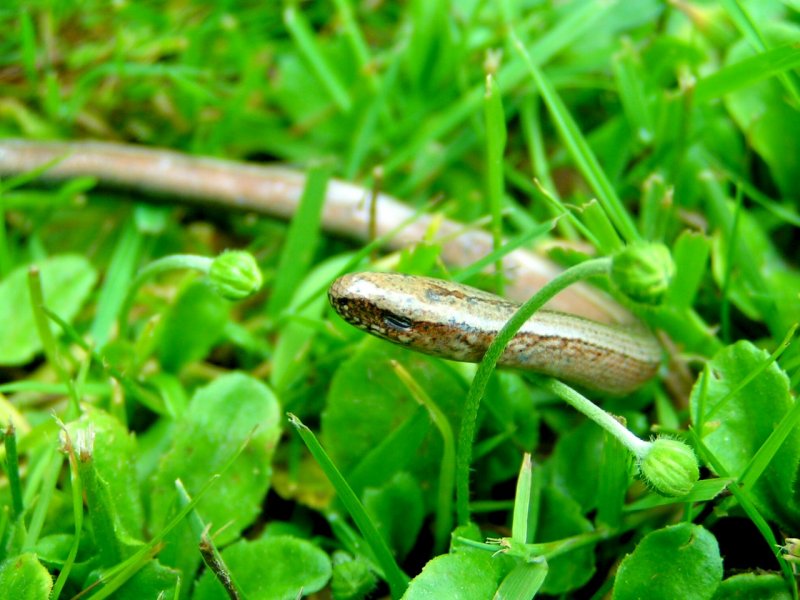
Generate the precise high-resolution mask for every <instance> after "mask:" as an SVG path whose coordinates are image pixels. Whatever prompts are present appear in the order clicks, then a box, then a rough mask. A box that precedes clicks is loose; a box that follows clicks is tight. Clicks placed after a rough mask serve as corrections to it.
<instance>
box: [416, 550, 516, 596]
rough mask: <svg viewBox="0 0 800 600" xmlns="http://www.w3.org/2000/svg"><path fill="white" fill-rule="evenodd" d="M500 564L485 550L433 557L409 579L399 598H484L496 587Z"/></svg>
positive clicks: (491, 593) (493, 592) (492, 593)
mask: <svg viewBox="0 0 800 600" xmlns="http://www.w3.org/2000/svg"><path fill="white" fill-rule="evenodd" d="M500 567H501V561H499V560H494V559H493V558H492V556H491V554H489V553H488V552H487V553H483V552H459V553H458V554H443V555H441V556H437V557H436V558H434V559H433V560H431V561H430V562H428V564H427V565H425V568H424V569H422V572H421V573H420V574H419V575H417V576H416V577H415V578H414V579H413V580H412V581H411V583H410V584H409V586H408V589H407V590H406V593H405V594H403V600H439V599H440V598H447V599H448V600H483V599H484V598H486V599H487V600H488V599H490V598H493V597H494V594H495V591H496V590H497V584H498V580H499V578H500V575H501V571H500Z"/></svg>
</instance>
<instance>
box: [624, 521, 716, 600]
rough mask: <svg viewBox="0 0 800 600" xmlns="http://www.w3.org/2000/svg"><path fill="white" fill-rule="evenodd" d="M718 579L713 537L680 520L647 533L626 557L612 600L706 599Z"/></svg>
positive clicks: (712, 592) (711, 594)
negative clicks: (645, 599) (677, 523)
mask: <svg viewBox="0 0 800 600" xmlns="http://www.w3.org/2000/svg"><path fill="white" fill-rule="evenodd" d="M721 580H722V557H721V556H720V555H719V546H718V545H717V540H716V538H715V537H714V536H713V535H712V534H711V533H710V532H709V531H707V530H706V529H704V528H702V527H700V526H699V525H690V524H688V523H681V524H680V525H674V526H672V527H666V528H664V529H659V530H657V531H654V532H652V533H650V534H648V535H646V536H645V537H644V538H643V539H642V540H641V541H640V542H639V544H638V545H637V546H636V549H635V550H634V551H633V553H632V554H629V555H628V556H626V557H625V559H624V560H623V561H622V564H620V566H619V571H618V572H617V578H616V581H615V582H614V600H638V599H639V598H648V600H661V599H663V600H674V599H675V598H681V599H682V600H706V599H707V598H712V597H713V596H714V592H715V591H716V589H717V587H718V586H719V583H720V581H721Z"/></svg>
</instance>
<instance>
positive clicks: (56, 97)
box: [0, 0, 800, 600]
mask: <svg viewBox="0 0 800 600" xmlns="http://www.w3.org/2000/svg"><path fill="white" fill-rule="evenodd" d="M790 5H791V3H789V2H780V1H778V0H762V1H759V2H755V1H752V2H745V1H743V0H738V1H737V0H720V1H718V2H714V1H708V2H686V3H676V2H673V3H665V2H660V1H657V0H640V1H639V2H637V3H635V5H632V4H630V3H625V2H589V1H581V0H573V1H571V2H559V3H544V2H499V3H490V2H480V1H478V0H472V1H466V2H448V1H446V0H435V1H430V2H426V1H422V0H419V1H412V2H406V3H388V2H386V3H378V4H377V5H374V6H373V5H372V4H369V3H366V4H365V3H355V2H352V1H351V0H336V1H334V2H325V1H320V2H316V1H315V2H288V1H287V2H282V3H278V2H267V3H249V2H219V3H185V2H178V1H176V0H164V1H161V2H155V1H145V2H116V3H106V2H98V1H90V2H77V1H74V0H65V1H62V2H58V3H56V2H50V1H47V0H42V1H37V2H21V1H19V0H12V1H11V2H6V3H5V4H4V5H3V6H2V8H0V27H2V30H3V31H5V32H7V35H4V36H2V39H0V138H11V137H14V138H28V139H32V140H48V139H63V140H73V139H75V140H77V139H85V138H94V139H102V140H109V141H121V142H129V143H135V144H140V145H143V146H156V147H167V148H172V149H177V150H180V151H183V152H186V153H190V154H198V155H210V156H216V157H223V158H228V159H234V160H247V161H254V162H263V163H280V164H289V165H292V166H294V167H296V168H297V169H300V170H302V171H303V172H305V173H306V174H307V177H308V179H307V181H308V183H307V186H306V189H305V192H304V194H303V197H302V201H301V204H300V209H299V210H298V212H297V216H296V217H295V218H294V219H293V220H292V221H291V222H289V223H287V222H284V221H281V220H278V219H273V218H267V217H263V216H255V215H251V214H244V213H242V212H238V211H234V210H223V209H220V208H210V207H201V206H197V205H187V204H185V203H184V202H183V200H182V199H181V198H180V197H179V196H178V197H168V198H163V197H161V198H152V197H148V196H145V195H142V194H138V193H136V192H132V191H124V190H118V189H113V188H110V187H107V186H104V185H103V184H102V182H98V181H96V180H94V179H93V178H91V177H84V178H76V179H74V180H71V181H66V182H61V183H58V184H55V185H45V184H44V183H42V182H41V181H40V179H39V175H40V174H41V171H44V170H46V168H47V167H45V168H43V169H41V170H37V172H33V173H16V174H14V176H8V177H5V178H3V179H2V180H0V216H2V219H0V275H2V281H0V322H2V323H4V326H3V327H0V390H2V391H3V393H4V394H6V395H5V396H2V397H0V424H2V426H3V432H4V433H3V440H4V445H3V449H2V450H1V451H0V452H2V458H3V468H2V470H0V472H2V476H0V506H3V507H4V510H3V512H2V514H0V588H2V589H4V590H7V591H6V592H4V593H7V594H10V596H9V597H11V596H13V597H15V598H16V597H18V598H26V599H27V598H31V599H37V598H46V597H54V598H56V597H57V598H73V597H80V598H102V597H115V598H117V597H119V598H128V597H131V598H140V597H158V596H159V594H163V596H161V597H175V598H189V597H191V598H224V597H230V596H231V595H232V594H240V595H241V597H247V598H249V599H251V600H253V599H258V598H286V597H288V598H294V597H296V596H297V595H298V594H301V593H302V594H311V595H317V596H319V597H326V596H325V595H326V594H331V595H332V596H333V597H335V598H341V599H350V598H352V599H358V598H365V597H385V596H387V595H388V596H391V597H400V596H402V595H403V594H405V597H407V598H411V599H415V598H420V597H464V598H484V597H486V598H489V597H493V596H494V595H495V594H496V593H499V594H500V595H502V596H503V597H509V598H531V597H533V596H535V595H539V596H546V597H550V596H562V597H572V596H579V597H587V596H592V597H601V596H603V595H605V594H612V596H613V597H614V598H620V599H625V598H633V597H641V596H647V597H652V598H674V597H697V598H723V597H728V596H731V595H735V594H738V595H739V596H741V597H753V596H756V595H759V596H764V597H784V598H797V597H798V593H797V587H796V582H795V576H794V573H793V570H792V567H793V566H794V565H796V562H797V557H796V556H794V555H793V554H792V553H793V552H795V551H796V550H795V549H794V546H792V545H791V543H790V542H787V541H786V538H792V537H796V534H797V530H798V527H799V526H800V492H798V488H797V481H796V479H797V474H798V465H800V428H798V419H800V416H798V415H800V412H798V409H797V403H796V396H797V392H798V389H800V345H798V343H797V340H796V328H797V324H798V321H800V271H799V270H798V264H797V256H798V255H797V251H796V247H797V238H798V234H797V228H798V225H799V224H800V200H798V198H800V185H798V183H797V177H796V173H797V172H798V169H800V164H798V163H800V156H798V152H797V149H798V144H797V141H796V140H797V139H800V112H798V109H799V108H800V107H799V106H798V98H800V95H799V94H798V90H799V89H800V87H799V85H800V82H799V81H798V70H797V69H798V66H799V65H800V48H799V47H798V42H800V29H799V28H798V24H797V18H796V13H794V12H792V9H791V7H790ZM634 6H635V8H633V7H634ZM48 166H49V165H48ZM332 177H333V178H340V179H345V180H348V181H352V182H355V183H358V184H360V185H362V186H363V187H364V189H365V190H373V191H381V192H388V193H390V194H392V195H394V196H396V197H399V198H402V199H403V200H404V201H406V202H408V203H409V204H410V205H411V206H412V207H413V208H414V210H415V211H416V212H415V218H416V217H418V216H419V215H422V214H423V213H426V212H427V213H433V214H434V215H435V216H438V215H442V216H446V217H449V218H453V219H456V220H458V221H462V222H465V223H478V222H479V223H482V224H483V225H484V226H485V227H486V228H487V229H488V230H489V231H490V232H491V234H492V236H493V239H494V248H493V251H492V252H491V253H489V254H488V255H487V256H486V257H484V258H482V259H480V260H479V261H478V262H476V263H475V264H474V265H471V266H470V265H467V266H462V267H455V266H451V265H447V264H445V263H444V262H443V260H442V258H441V256H440V249H441V248H440V246H439V245H438V244H437V243H436V242H435V241H431V242H428V243H423V244H419V245H418V246H416V247H413V248H407V249H404V250H403V251H401V252H395V253H384V254H383V255H381V254H379V251H381V249H382V248H385V242H386V240H387V239H389V238H390V237H391V236H393V235H395V234H396V231H399V230H400V229H401V228H402V227H403V226H404V225H405V224H401V223H393V224H392V225H396V226H397V230H396V231H393V232H392V233H390V234H388V235H384V236H382V237H380V238H378V239H376V240H373V241H370V242H363V243H361V242H358V241H355V240H350V239H345V238H343V237H341V236H339V235H336V234H332V233H331V232H330V231H327V230H326V228H325V220H324V218H323V213H322V204H323V200H324V197H325V190H326V186H329V185H330V182H331V178H332ZM366 195H367V196H368V195H369V194H368V193H367V194H366ZM434 223H435V222H434ZM434 230H435V224H434V225H433V226H432V230H431V234H432V236H431V238H430V239H431V240H433V239H435V236H433V234H434V233H435V231H434ZM556 240H559V241H560V243H558V244H555V243H554V242H555V241H556ZM641 240H644V241H648V242H654V243H658V244H663V245H664V246H666V247H667V248H668V249H669V251H670V253H671V256H672V260H673V261H674V263H675V276H674V278H673V279H672V282H671V284H670V287H669V289H668V290H667V291H666V293H665V295H664V299H663V301H662V302H661V303H660V304H659V305H657V306H649V307H645V306H641V305H638V304H636V303H634V302H631V301H630V300H626V299H625V298H624V297H622V296H620V294H619V292H618V291H617V290H616V288H615V287H614V286H612V285H611V284H610V283H609V281H608V280H607V279H606V278H604V277H599V278H595V279H593V282H594V283H596V284H597V285H598V286H599V287H601V288H603V289H605V290H607V291H609V292H611V293H612V294H615V295H616V297H617V299H618V300H619V301H620V302H621V303H623V304H624V305H625V306H627V307H628V308H629V309H631V310H632V311H634V312H635V313H636V314H637V315H638V316H639V318H640V319H641V320H642V321H644V322H646V323H647V325H648V326H649V327H650V328H651V329H653V330H654V331H657V332H658V333H659V336H660V339H661V340H662V342H664V344H663V345H664V347H665V349H666V351H667V355H668V357H669V360H668V361H665V362H664V364H663V365H662V368H661V370H660V372H659V376H658V377H657V378H656V379H655V380H654V381H653V382H651V383H649V384H647V385H646V386H645V387H643V388H642V389H640V390H638V391H636V392H634V393H632V394H628V395H626V396H624V397H604V396H603V395H600V394H597V393H591V392H587V393H586V395H587V396H588V397H589V399H590V400H592V401H595V402H597V403H598V404H599V405H601V406H602V407H603V408H604V409H605V410H607V411H608V412H610V413H611V414H613V415H616V416H618V417H620V418H621V419H623V420H624V423H625V424H626V426H627V428H628V429H629V430H630V432H631V434H632V435H635V436H637V437H638V438H640V439H642V440H646V439H648V438H650V437H652V436H654V435H656V434H659V435H667V436H669V437H671V438H673V439H678V440H682V441H684V442H686V443H687V444H689V445H690V446H691V447H692V448H693V449H694V453H695V454H696V456H697V458H698V459H699V461H700V466H701V480H700V481H699V482H698V483H697V484H696V485H694V487H692V488H691V491H690V492H689V493H688V494H686V495H684V496H682V497H679V498H669V497H665V496H661V495H658V494H656V493H655V492H654V491H652V489H650V488H648V486H647V485H646V484H645V482H644V481H643V480H642V478H641V477H639V476H638V475H637V470H636V466H635V464H634V461H633V459H632V457H631V456H630V454H629V452H628V451H627V450H626V449H625V448H624V447H623V446H622V445H620V444H619V443H618V442H617V441H616V440H615V439H613V438H611V437H610V436H607V435H606V434H605V433H603V431H602V430H601V429H600V428H599V427H597V425H596V424H595V423H594V422H592V421H589V420H587V419H585V418H584V417H582V416H580V415H579V414H578V413H576V412H575V410H574V409H572V408H571V407H570V406H568V405H566V404H565V403H564V402H562V401H561V400H560V399H559V397H562V396H570V397H571V392H568V391H564V388H562V387H560V384H559V385H558V386H556V385H554V384H553V383H552V382H550V383H548V382H545V383H542V381H541V380H540V379H537V378H536V377H532V376H528V375H525V374H522V373H518V372H507V371H503V372H496V371H494V370H493V368H492V367H491V366H490V363H491V362H492V360H493V359H496V356H497V355H498V354H499V352H500V350H501V346H500V345H499V343H498V345H497V346H496V347H495V348H494V349H493V351H492V352H490V353H488V354H489V356H488V357H487V360H486V361H484V362H485V364H482V365H481V366H480V367H479V368H478V369H477V371H476V369H475V368H473V367H471V366H465V365H460V364H456V363H450V362H447V361H442V360H439V359H432V358H428V357H425V356H422V355H419V354H415V353H413V352H410V351H408V350H405V349H401V348H397V347H394V346H390V345H389V344H387V343H385V342H383V341H380V340H374V339H367V338H368V336H366V335H364V334H362V333H361V332H359V331H357V330H355V329H354V328H352V327H350V326H349V325H347V324H346V323H344V322H343V321H342V320H341V319H339V318H338V317H337V316H336V315H335V314H334V313H333V311H332V310H330V308H329V307H328V306H327V301H326V299H325V291H326V289H327V287H328V285H329V283H330V281H331V280H332V279H333V278H334V277H336V276H337V275H338V274H339V273H341V272H349V271H356V270H366V269H373V268H389V269H391V270H396V271H399V272H407V273H416V274H425V275H433V276H437V277H442V278H447V279H456V280H458V281H464V282H466V283H470V284H475V285H480V286H482V287H484V288H486V289H491V290H495V291H502V290H503V289H504V288H505V287H507V286H508V284H509V281H508V280H504V279H503V278H500V277H497V276H496V275H494V276H490V277H487V275H486V272H485V271H483V273H482V272H481V271H482V269H483V268H485V267H489V266H491V265H494V264H497V263H498V261H500V260H502V258H503V257H504V256H506V254H507V253H508V252H510V251H512V250H513V249H515V248H517V247H531V246H536V247H538V248H540V251H542V252H549V254H550V255H551V257H552V258H554V259H555V260H557V261H559V262H561V263H562V264H563V265H564V267H565V268H566V267H570V266H573V265H575V264H578V263H584V262H585V261H586V260H587V259H588V258H590V257H606V256H608V257H612V256H613V255H614V254H615V253H616V252H618V251H620V250H621V249H622V248H624V247H626V246H629V245H630V244H632V243H634V242H638V241H641ZM229 248H237V249H244V250H247V251H249V252H250V253H252V254H253V256H255V258H256V260H257V262H258V265H259V267H260V268H261V271H262V272H263V276H264V282H265V284H264V287H263V289H262V291H261V292H259V293H257V294H255V295H254V296H252V297H249V298H247V299H244V300H240V301H236V302H233V301H230V300H226V299H223V298H221V297H219V296H218V295H217V294H215V292H214V291H213V289H212V287H211V286H209V285H208V283H207V274H206V271H207V269H206V268H205V267H202V268H200V269H199V271H200V272H198V271H197V270H192V269H184V268H180V266H181V265H183V264H186V265H189V266H193V265H195V266H196V265H201V266H202V265H205V266H207V265H208V264H210V261H209V260H207V259H213V258H214V257H215V256H217V255H218V254H220V253H221V252H222V251H223V250H225V249H229ZM179 255H187V256H188V257H189V259H188V262H186V261H184V262H181V261H180V260H179V261H178V262H175V258H174V257H175V256H179ZM165 257H166V258H165ZM165 260H166V262H157V261H165ZM165 264H168V265H176V266H178V267H179V268H170V269H168V270H164V269H159V268H158V265H165ZM31 265H36V266H37V269H36V270H31V271H30V274H29V267H30V266H31ZM153 265H156V267H154V266H153ZM578 270H580V267H578ZM156 271H157V272H156ZM142 272H144V273H147V274H151V275H152V276H149V275H148V277H147V279H146V280H143V279H142V277H141V275H140V274H141V273H142ZM512 276H513V275H512ZM131 289H138V291H137V292H136V294H135V297H133V298H132V301H130V302H129V301H128V300H126V299H127V298H128V297H129V296H130V294H131V293H132V292H131ZM31 298H32V299H33V300H31ZM537 302H538V300H536V299H535V300H533V301H531V303H530V305H529V307H530V306H533V305H534V304H535V303H537ZM520 319H521V317H518V318H517V319H516V320H517V321H519V320H520ZM518 324H519V323H516V322H509V325H508V327H507V329H508V330H509V331H510V328H511V327H512V326H513V325H518ZM476 373H477V374H476ZM554 390H556V391H554ZM561 392H563V393H561ZM287 413H291V419H290V418H289V417H287ZM590 413H591V411H590ZM462 419H463V420H462ZM61 453H63V454H65V455H66V459H64V457H62V455H61ZM656 471H658V469H656ZM670 473H671V472H670ZM648 482H649V483H650V484H651V485H652V484H653V482H652V481H651V480H650V479H648ZM452 523H457V526H455V528H453V527H452ZM204 526H205V527H206V528H207V531H206V532H204V531H203V527H204ZM205 533H208V535H205ZM731 540H733V541H731ZM201 550H202V553H201ZM203 560H206V561H208V565H209V566H208V567H203ZM264 565H269V569H265V566H264ZM220 581H222V582H224V584H223V583H220Z"/></svg>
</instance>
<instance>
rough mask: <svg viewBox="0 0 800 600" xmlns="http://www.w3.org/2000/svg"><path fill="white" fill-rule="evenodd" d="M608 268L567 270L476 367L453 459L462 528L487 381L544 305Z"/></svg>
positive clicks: (596, 262) (599, 261)
mask: <svg viewBox="0 0 800 600" xmlns="http://www.w3.org/2000/svg"><path fill="white" fill-rule="evenodd" d="M610 268H611V259H610V258H594V259H591V260H587V261H586V262H582V263H581V264H579V265H575V266H574V267H570V268H569V269H567V270H566V271H564V272H563V273H561V274H560V275H558V276H557V277H555V278H554V279H552V280H551V281H549V282H548V283H547V284H546V285H545V286H544V287H543V288H542V289H541V290H539V291H538V292H537V293H536V294H534V295H533V296H532V297H531V298H530V299H529V300H528V301H527V302H525V304H523V305H522V306H520V307H519V309H517V312H515V313H514V314H513V315H512V317H511V318H510V319H509V320H508V322H507V323H506V324H505V325H504V326H503V328H502V329H501V330H500V332H499V333H498V334H497V337H495V339H494V340H493V341H492V343H491V344H490V345H489V348H488V349H487V350H486V354H485V355H484V356H483V360H482V361H481V363H480V365H478V371H477V372H476V373H475V378H474V379H473V380H472V385H471V386H470V388H469V393H468V394H467V400H466V402H465V405H464V415H463V417H462V418H461V429H460V431H459V435H458V449H457V451H458V455H457V457H456V508H457V512H458V522H459V524H461V525H466V524H467V523H469V471H470V464H471V463H472V444H473V441H474V440H475V429H476V422H477V419H478V409H479V408H480V405H481V399H482V398H483V394H484V392H485V391H486V385H487V383H488V382H489V377H490V376H491V374H492V371H494V367H495V365H496V364H497V361H498V360H499V359H500V356H501V355H502V354H503V350H504V349H505V347H506V345H507V344H508V343H509V342H510V341H511V338H513V337H514V335H516V333H517V331H519V329H520V328H521V327H522V326H523V325H524V324H525V322H526V321H527V320H528V319H530V318H531V316H533V313H535V312H536V311H537V310H539V309H540V308H541V307H542V306H544V304H545V303H546V302H547V301H548V300H550V299H551V298H552V297H553V296H555V295H556V294H557V293H558V292H560V291H561V290H563V289H564V288H566V287H567V286H569V285H571V284H573V283H575V282H576V281H580V280H582V279H587V278H588V277H592V276H595V275H605V274H608V272H609V269H610Z"/></svg>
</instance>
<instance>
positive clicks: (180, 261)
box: [119, 254, 214, 339]
mask: <svg viewBox="0 0 800 600" xmlns="http://www.w3.org/2000/svg"><path fill="white" fill-rule="evenodd" d="M212 262H214V259H213V258H208V257H207V256H197V255H195V254H173V255H171V256H165V257H164V258H159V259H158V260H154V261H153V262H151V263H150V264H149V265H147V266H146V267H145V268H144V269H142V270H141V271H139V274H138V275H137V276H136V279H134V280H133V281H132V282H131V285H130V287H129V288H128V293H127V294H126V296H125V302H124V303H123V304H122V309H121V310H120V312H119V332H120V338H123V339H124V338H125V337H127V335H128V313H130V310H131V306H133V301H134V299H135V298H136V293H137V292H138V291H139V288H140V287H142V285H144V283H145V282H146V281H147V280H148V279H151V278H153V277H155V276H156V275H158V274H160V273H163V272H165V271H173V270H177V269H195V270H197V271H200V272H201V273H208V271H209V270H210V269H211V263H212Z"/></svg>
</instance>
